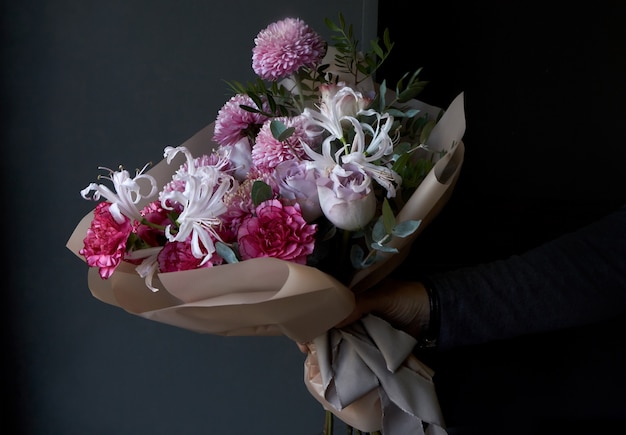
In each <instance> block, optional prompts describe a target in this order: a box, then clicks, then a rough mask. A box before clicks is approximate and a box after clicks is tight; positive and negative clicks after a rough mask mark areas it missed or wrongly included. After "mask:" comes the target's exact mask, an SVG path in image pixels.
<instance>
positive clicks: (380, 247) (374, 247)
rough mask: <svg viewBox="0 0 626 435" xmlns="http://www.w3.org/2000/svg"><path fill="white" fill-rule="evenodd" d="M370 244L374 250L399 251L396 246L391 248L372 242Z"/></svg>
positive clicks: (395, 252)
mask: <svg viewBox="0 0 626 435" xmlns="http://www.w3.org/2000/svg"><path fill="white" fill-rule="evenodd" d="M370 246H371V247H372V249H375V250H376V251H380V252H387V253H389V254H397V253H398V252H400V251H398V249H396V248H392V247H391V246H385V245H379V244H378V243H372V244H371V245H370Z"/></svg>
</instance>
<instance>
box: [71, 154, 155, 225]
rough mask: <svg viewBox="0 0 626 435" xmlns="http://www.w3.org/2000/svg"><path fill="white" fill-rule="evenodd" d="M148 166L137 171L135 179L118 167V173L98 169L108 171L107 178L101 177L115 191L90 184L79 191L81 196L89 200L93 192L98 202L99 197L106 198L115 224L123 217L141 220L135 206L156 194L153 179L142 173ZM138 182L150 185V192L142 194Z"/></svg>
mask: <svg viewBox="0 0 626 435" xmlns="http://www.w3.org/2000/svg"><path fill="white" fill-rule="evenodd" d="M148 166H149V164H146V165H145V166H144V167H143V169H141V171H139V170H137V174H136V175H135V177H134V178H133V177H131V176H130V174H129V172H128V171H127V170H125V169H122V168H121V167H120V170H119V171H113V170H112V169H108V168H103V167H99V168H98V169H101V170H107V171H109V176H108V177H106V176H101V177H100V178H104V179H105V180H109V181H111V182H112V183H113V187H114V189H115V191H112V190H111V189H109V188H108V187H106V186H105V185H104V184H96V183H91V184H89V186H87V187H85V188H84V189H83V190H81V191H80V193H81V195H82V197H83V198H85V199H89V194H90V193H91V192H92V191H93V195H92V198H93V199H94V200H96V201H97V200H99V199H100V197H104V198H106V200H107V201H109V202H111V203H112V204H113V205H112V206H111V208H110V209H109V210H110V212H111V214H112V215H113V218H114V219H115V221H116V222H118V223H121V222H123V221H124V216H126V217H127V218H129V219H131V220H133V219H134V220H141V218H142V217H141V213H140V212H139V208H138V207H137V204H138V203H139V201H141V200H142V199H143V198H150V197H152V196H154V195H156V193H157V190H158V189H157V183H156V180H155V179H154V177H152V176H151V175H148V174H144V171H145V170H146V168H147V167H148ZM140 180H146V181H147V182H148V183H149V184H150V192H148V193H147V194H145V195H144V194H142V185H141V183H140Z"/></svg>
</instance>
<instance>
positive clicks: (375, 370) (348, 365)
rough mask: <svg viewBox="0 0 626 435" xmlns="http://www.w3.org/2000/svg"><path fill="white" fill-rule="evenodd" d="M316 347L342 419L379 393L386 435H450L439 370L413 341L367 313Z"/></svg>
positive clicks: (328, 396) (328, 394) (326, 388)
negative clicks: (417, 352)
mask: <svg viewBox="0 0 626 435" xmlns="http://www.w3.org/2000/svg"><path fill="white" fill-rule="evenodd" d="M313 344H314V346H315V349H316V352H317V359H318V360H317V363H318V365H319V370H320V375H321V378H322V385H323V394H324V399H325V400H326V401H327V402H328V403H329V404H331V405H332V406H333V407H334V408H335V409H336V410H337V411H339V412H338V413H337V414H336V415H338V416H339V418H341V410H342V409H344V408H345V407H347V406H348V405H350V404H351V403H353V402H355V401H356V400H358V399H359V398H361V397H363V396H364V395H366V394H368V393H370V392H371V391H373V390H377V391H378V395H379V398H380V407H381V410H380V411H382V419H381V421H382V428H381V429H382V432H383V434H384V435H409V434H416V435H418V434H419V435H422V434H425V435H444V434H447V431H446V429H445V424H444V421H443V417H442V414H441V409H440V407H439V401H438V399H437V394H436V392H435V386H434V384H433V381H432V374H433V372H432V371H431V369H430V368H428V367H427V366H425V365H424V364H422V363H421V362H419V361H418V360H417V359H416V358H415V357H414V356H413V355H412V350H413V348H414V347H415V345H416V340H415V339H414V338H413V337H411V336H410V335H408V334H406V333H404V332H402V331H399V330H397V329H395V328H393V327H392V326H391V325H390V324H389V323H387V322H386V321H384V320H383V319H381V318H379V317H376V316H373V315H367V316H365V317H363V318H362V319H361V321H359V322H356V323H354V324H352V325H349V326H347V327H344V328H341V329H331V330H330V331H329V332H328V333H327V334H323V335H321V336H319V337H317V338H316V339H315V340H314V342H313ZM357 429H358V427H357Z"/></svg>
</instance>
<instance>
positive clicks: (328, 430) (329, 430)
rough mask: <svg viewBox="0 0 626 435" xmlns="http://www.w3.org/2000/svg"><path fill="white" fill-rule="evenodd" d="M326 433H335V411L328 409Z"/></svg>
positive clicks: (327, 434) (325, 425)
mask: <svg viewBox="0 0 626 435" xmlns="http://www.w3.org/2000/svg"><path fill="white" fill-rule="evenodd" d="M324 435H333V413H332V412H330V411H326V418H325V419H324Z"/></svg>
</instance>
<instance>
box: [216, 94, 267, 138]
mask: <svg viewBox="0 0 626 435" xmlns="http://www.w3.org/2000/svg"><path fill="white" fill-rule="evenodd" d="M242 104H243V105H244V106H249V107H253V108H257V109H258V107H257V105H256V104H255V103H254V101H252V98H250V97H249V96H247V95H244V94H237V95H235V96H233V97H231V98H230V100H228V101H227V102H226V104H224V105H223V106H222V108H221V109H220V110H219V112H218V113H217V118H216V120H215V130H214V132H213V140H214V141H215V142H217V143H218V144H220V145H235V144H236V143H237V142H239V140H241V139H242V138H244V137H246V136H247V137H251V138H254V136H256V133H257V131H258V129H259V128H261V125H263V122H265V120H266V119H267V116H265V115H262V114H260V113H253V112H249V111H247V110H245V109H243V108H242V107H241V105H242ZM262 109H263V110H264V111H268V110H269V108H268V107H265V106H264V107H263V108H262Z"/></svg>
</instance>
